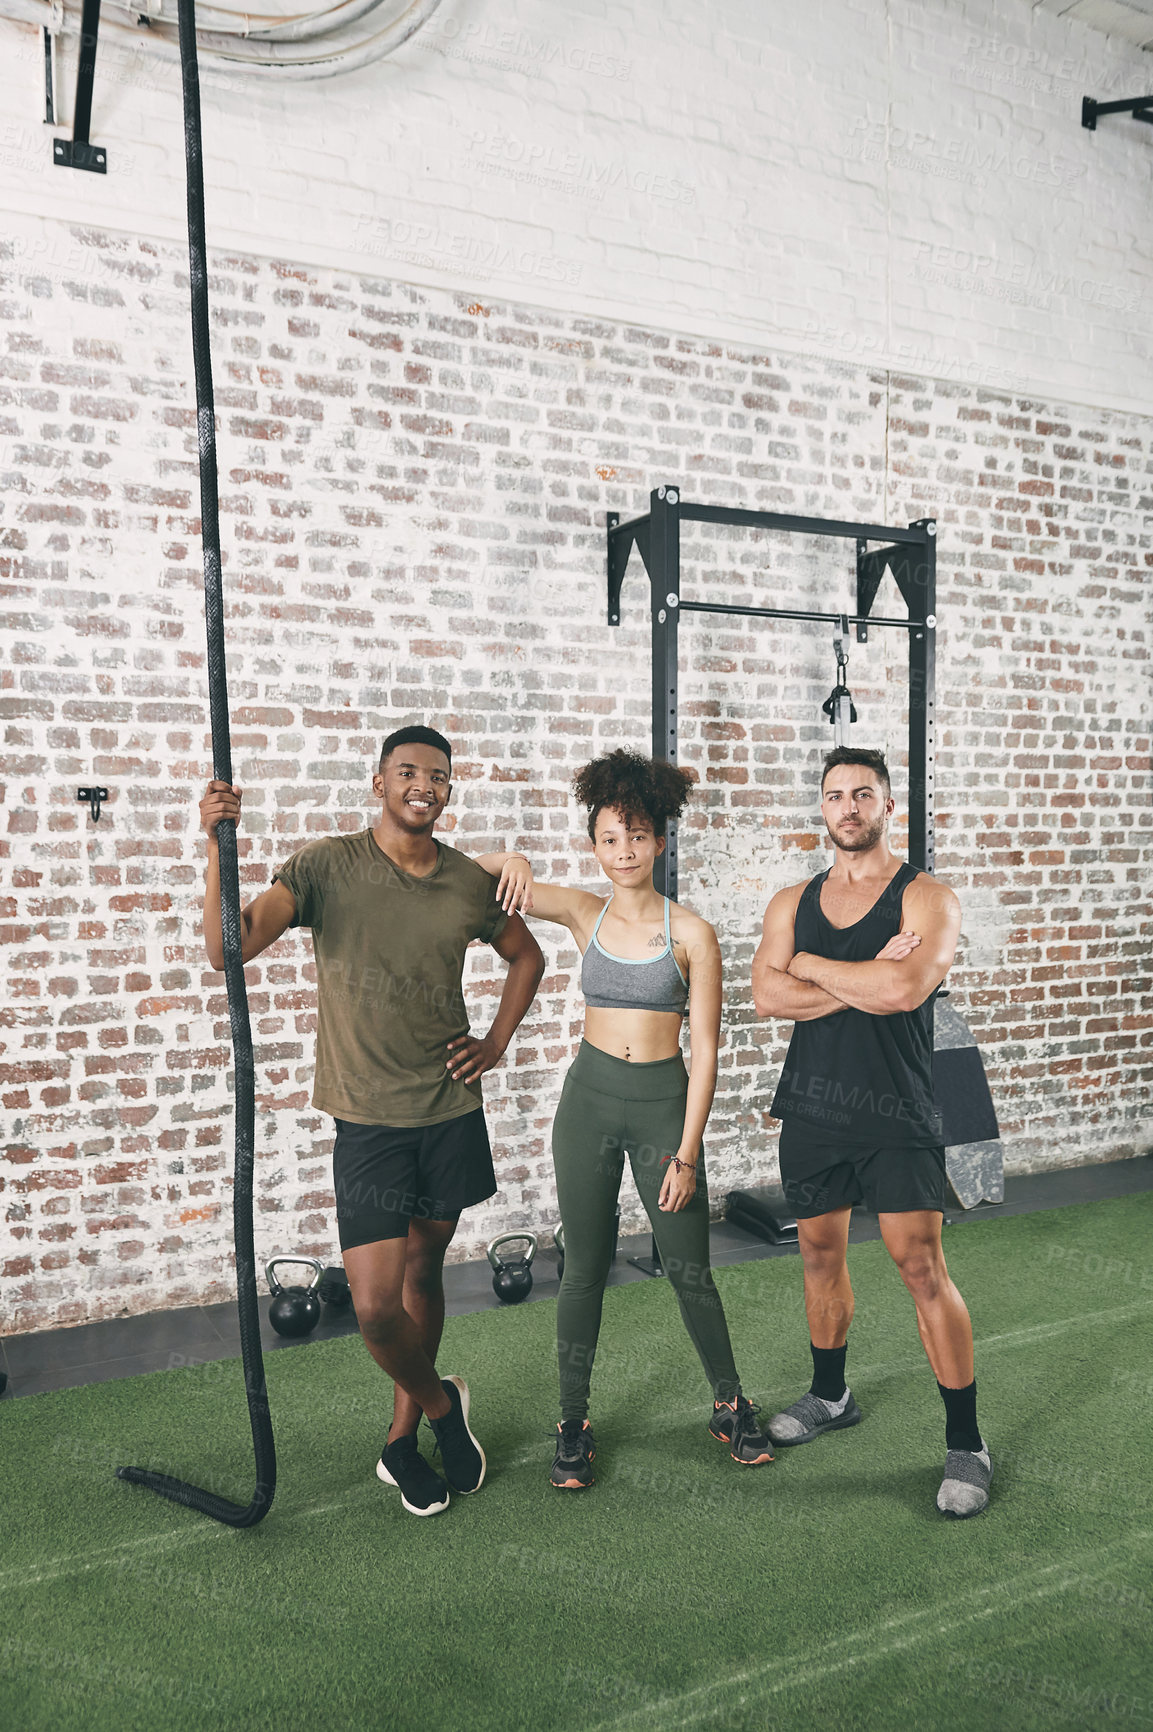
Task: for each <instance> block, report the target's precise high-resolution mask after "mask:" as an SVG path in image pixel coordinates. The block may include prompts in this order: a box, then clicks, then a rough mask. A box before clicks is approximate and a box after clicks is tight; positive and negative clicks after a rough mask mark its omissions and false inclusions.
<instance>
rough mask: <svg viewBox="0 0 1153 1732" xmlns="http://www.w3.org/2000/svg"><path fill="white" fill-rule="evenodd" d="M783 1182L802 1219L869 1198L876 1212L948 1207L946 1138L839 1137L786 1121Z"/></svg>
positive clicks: (867, 1201) (866, 1201) (868, 1205)
mask: <svg viewBox="0 0 1153 1732" xmlns="http://www.w3.org/2000/svg"><path fill="white" fill-rule="evenodd" d="M780 1160H781V1183H782V1185H783V1186H784V1191H785V1197H786V1199H787V1201H788V1204H789V1208H790V1209H791V1210H792V1212H793V1214H794V1216H796V1218H797V1219H798V1220H802V1221H807V1220H811V1219H812V1217H813V1216H814V1215H827V1214H829V1213H830V1211H831V1210H833V1209H848V1208H851V1207H852V1206H853V1204H855V1203H863V1204H864V1205H865V1207H866V1208H867V1209H870V1210H872V1212H873V1214H875V1215H907V1214H911V1213H912V1212H913V1210H915V1209H936V1210H938V1211H939V1212H940V1213H941V1214H944V1212H945V1150H944V1146H943V1145H942V1144H941V1143H922V1144H911V1145H909V1144H903V1143H889V1144H886V1145H881V1146H878V1145H876V1144H869V1143H859V1144H858V1143H845V1142H834V1141H832V1140H831V1139H830V1138H829V1137H828V1136H822V1135H821V1134H820V1133H819V1132H814V1131H813V1130H811V1129H810V1128H809V1126H807V1125H798V1124H796V1123H795V1122H794V1121H793V1120H792V1119H785V1120H784V1121H783V1123H782V1125H781V1147H780Z"/></svg>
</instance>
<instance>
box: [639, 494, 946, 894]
mask: <svg viewBox="0 0 1153 1732" xmlns="http://www.w3.org/2000/svg"><path fill="white" fill-rule="evenodd" d="M682 522H690V523H717V524H726V525H731V526H734V527H744V528H748V529H773V530H778V531H784V532H786V533H792V534H796V535H822V536H831V537H835V538H839V539H841V540H846V541H854V542H855V543H856V556H857V557H856V577H857V597H856V612H855V613H852V614H846V613H843V612H840V611H838V612H830V613H825V612H823V611H818V610H815V609H812V608H789V607H738V606H734V605H733V604H731V603H729V602H720V601H698V600H693V599H686V598H684V597H683V596H682V595H681V524H682ZM607 527H608V537H607V539H608V623H609V625H610V626H619V625H620V623H621V588H622V585H623V584H624V578H625V571H626V568H627V566H628V562H629V559H630V557H631V555H632V551H633V548H634V547H635V548H636V549H637V551H638V552H639V553H640V556H641V559H642V560H643V562H644V566H645V570H646V571H647V572H648V575H649V584H650V590H651V598H650V599H651V620H652V691H653V756H654V757H655V758H665V759H667V760H668V762H669V763H671V764H675V763H676V761H677V708H678V695H677V694H678V675H679V665H678V642H677V620H678V618H679V616H680V615H681V614H682V613H715V614H735V615H739V616H741V617H742V618H752V619H791V620H799V621H803V622H808V623H810V624H816V625H836V626H840V627H841V628H842V630H843V629H844V627H845V624H846V622H847V623H848V624H850V625H854V626H856V629H857V642H858V643H866V642H867V641H868V636H869V627H870V626H892V627H895V628H897V629H898V630H901V631H907V632H908V634H909V859H910V861H911V862H912V864H913V865H914V866H921V867H924V868H925V870H926V871H930V872H931V871H932V869H933V852H934V851H933V765H934V753H935V721H934V710H935V704H936V686H935V656H934V648H935V640H936V630H935V628H936V624H937V618H936V614H935V612H934V609H935V607H936V599H937V524H936V521H935V519H933V518H931V517H925V518H919V519H918V520H917V521H916V522H915V523H910V524H909V525H908V526H907V527H906V528H896V527H890V526H888V525H885V524H877V523H844V522H839V521H837V520H834V519H830V518H821V517H792V516H784V515H781V514H780V513H778V512H774V511H747V510H743V509H732V508H729V507H727V506H720V505H697V504H693V503H691V502H689V501H687V500H684V499H682V498H681V495H680V489H679V488H678V487H675V486H667V485H666V486H664V487H657V488H654V490H653V491H652V493H651V494H650V495H649V509H648V511H647V513H646V514H645V515H644V516H642V517H634V518H630V519H629V521H628V522H626V523H622V522H621V520H620V514H619V512H615V511H610V512H609V514H608V518H607ZM871 544H872V545H871ZM878 544H879V545H878ZM886 569H888V570H889V571H891V572H892V574H893V577H894V579H895V580H896V584H897V588H898V589H899V590H900V592H901V598H902V600H903V601H904V603H905V605H906V607H907V608H908V610H909V612H908V617H907V618H905V619H889V618H884V617H881V616H878V615H876V614H874V613H873V612H872V606H873V602H874V600H875V599H876V595H877V591H878V589H879V588H880V586H881V579H882V578H883V577H884V575H885V571H886ZM655 876H656V877H657V881H658V885H659V888H661V889H662V890H663V891H664V892H665V894H666V895H669V896H675V895H676V893H677V833H676V825H675V824H670V825H669V831H668V845H667V847H666V849H665V852H664V854H662V855H661V857H660V859H659V860H658V861H657V872H656V874H655ZM662 880H663V881H662Z"/></svg>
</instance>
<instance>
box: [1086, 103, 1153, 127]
mask: <svg viewBox="0 0 1153 1732" xmlns="http://www.w3.org/2000/svg"><path fill="white" fill-rule="evenodd" d="M1099 114H1131V115H1132V116H1133V119H1134V120H1146V121H1148V122H1149V124H1150V126H1153V96H1129V97H1126V99H1125V101H1124V102H1097V101H1095V100H1094V98H1093V97H1091V96H1083V97H1082V98H1081V125H1082V126H1084V127H1086V128H1087V129H1088V130H1089V131H1090V132H1096V130H1097V116H1098V115H1099Z"/></svg>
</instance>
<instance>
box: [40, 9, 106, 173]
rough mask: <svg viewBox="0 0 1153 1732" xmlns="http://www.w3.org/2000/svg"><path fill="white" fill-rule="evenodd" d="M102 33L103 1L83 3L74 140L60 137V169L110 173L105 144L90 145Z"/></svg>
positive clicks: (56, 154) (56, 158)
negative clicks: (95, 81)
mask: <svg viewBox="0 0 1153 1732" xmlns="http://www.w3.org/2000/svg"><path fill="white" fill-rule="evenodd" d="M99 34H100V0H84V10H83V12H82V13H81V15H80V64H79V66H78V67H77V68H76V106H75V108H74V110H73V121H72V137H71V138H57V139H54V140H53V144H52V160H53V162H54V163H55V164H56V166H57V168H86V169H88V171H89V173H91V174H107V173H108V152H107V151H106V150H105V148H104V146H103V145H102V144H91V143H90V142H89V138H88V134H89V131H90V129H91V126H92V83H93V80H94V79H95V77H96V39H97V37H98V36H99Z"/></svg>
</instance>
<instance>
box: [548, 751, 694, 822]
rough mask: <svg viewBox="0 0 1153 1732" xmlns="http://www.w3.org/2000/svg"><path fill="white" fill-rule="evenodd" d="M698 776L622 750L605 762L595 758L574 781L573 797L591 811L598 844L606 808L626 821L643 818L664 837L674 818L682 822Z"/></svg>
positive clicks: (580, 771)
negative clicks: (603, 813)
mask: <svg viewBox="0 0 1153 1732" xmlns="http://www.w3.org/2000/svg"><path fill="white" fill-rule="evenodd" d="M696 779H697V773H696V771H695V770H682V769H681V768H680V767H679V766H678V765H676V764H670V763H667V762H666V761H665V759H664V758H644V757H642V756H641V754H640V753H639V752H629V751H626V750H625V748H624V747H623V746H618V747H617V749H616V751H615V752H610V753H609V754H608V756H607V757H605V758H594V759H593V761H592V763H591V764H586V765H585V766H584V768H583V769H581V770H578V771H577V773H576V775H575V776H574V777H573V779H572V786H573V793H574V794H575V795H576V797H577V799H578V800H579V801H580V803H581V805H582V806H587V807H588V814H589V835H590V837H591V838H592V840H593V841H594V842H595V841H596V831H597V818H598V816H599V814H600V812H601V811H602V809H603V808H604V807H605V806H611V807H612V809H613V810H614V811H617V812H623V814H624V816H625V819H626V821H627V820H629V819H632V818H639V817H641V816H642V815H643V816H644V817H645V818H647V819H648V821H649V823H650V824H651V825H652V827H653V835H654V836H658V837H659V836H663V835H664V833H665V827H666V825H667V824H668V821H669V819H670V818H679V817H680V815H681V813H682V812H683V810H684V808H685V804H686V802H687V801H688V798H689V796H690V794H691V793H692V790H693V784H694V783H695V782H696Z"/></svg>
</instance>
